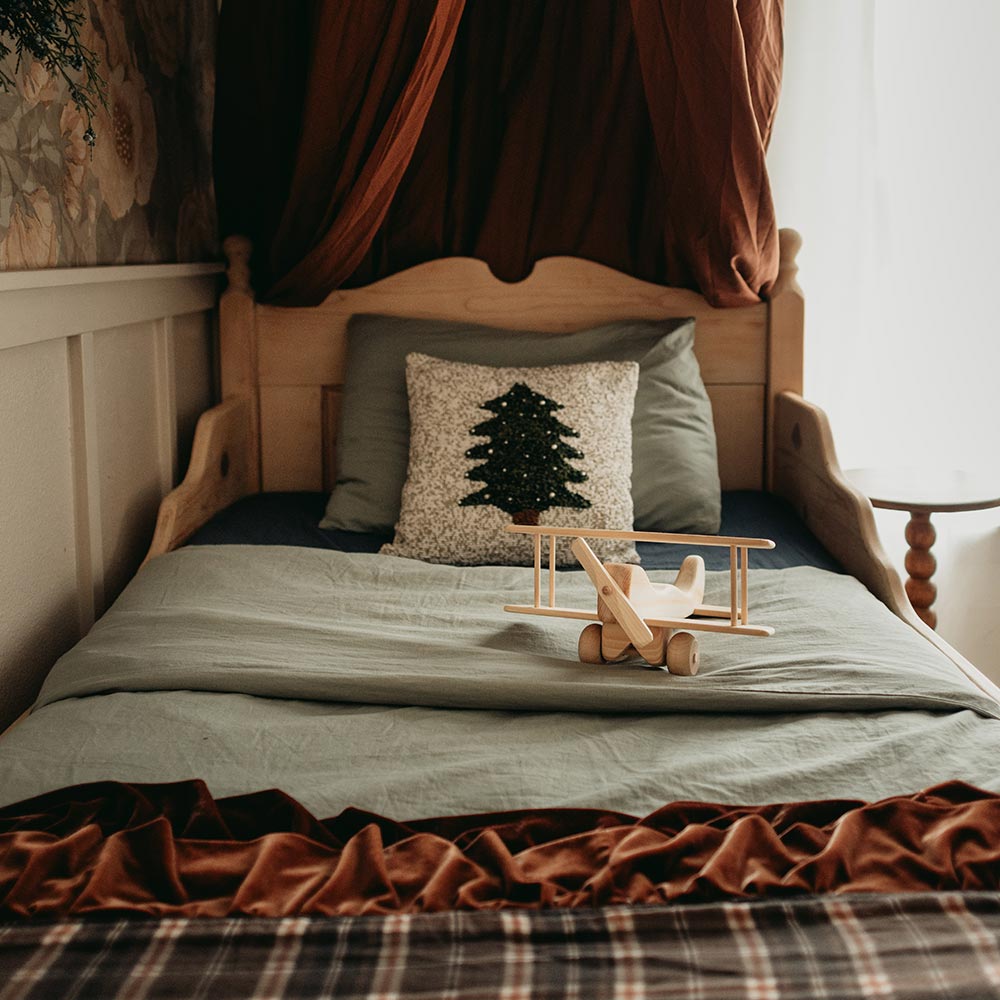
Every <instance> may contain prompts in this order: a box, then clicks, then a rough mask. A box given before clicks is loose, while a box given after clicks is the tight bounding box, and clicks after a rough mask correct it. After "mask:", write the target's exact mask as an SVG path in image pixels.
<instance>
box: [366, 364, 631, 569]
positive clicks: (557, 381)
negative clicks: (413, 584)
mask: <svg viewBox="0 0 1000 1000" xmlns="http://www.w3.org/2000/svg"><path fill="white" fill-rule="evenodd" d="M638 378H639V366H638V365H637V364H636V363H635V362H631V361H601V362H590V363H585V364H575V365H552V366H548V367H540V368H491V367H487V366H485V365H470V364H462V363H459V362H452V361H442V360H439V359H437V358H432V357H429V356H427V355H425V354H410V355H408V356H407V359H406V382H407V391H408V394H409V404H410V454H409V467H408V471H407V477H406V484H405V486H404V487H403V496H402V509H401V511H400V516H399V522H398V523H397V525H396V535H395V538H394V540H393V542H392V543H391V544H389V545H384V546H383V547H382V550H381V551H382V552H383V553H387V554H389V555H397V556H406V557H409V558H412V559H423V560H425V561H427V562H441V563H456V564H464V565H479V564H508V565H530V564H531V562H532V552H533V550H532V541H531V538H530V537H528V536H524V535H515V534H511V533H509V532H505V531H504V530H503V528H504V526H505V525H508V524H511V523H512V516H511V514H510V513H505V512H504V511H503V510H500V509H498V508H497V507H494V506H491V505H489V504H484V505H478V506H463V505H462V504H461V501H462V500H463V498H465V497H468V496H470V495H472V494H475V493H477V492H480V491H485V490H488V489H490V488H492V487H490V486H489V485H488V484H485V483H484V482H481V481H476V480H475V479H474V478H473V479H470V478H468V477H467V473H469V472H470V471H472V472H474V471H475V470H476V469H477V468H481V467H482V465H483V462H484V459H483V458H482V457H480V458H470V457H468V456H467V452H468V451H469V450H470V449H471V448H474V447H475V446H477V445H483V446H484V449H485V448H486V447H492V445H493V444H497V446H498V447H499V442H498V441H494V440H493V436H491V435H472V434H471V433H470V431H471V429H472V428H473V427H476V426H477V425H479V424H481V423H483V422H484V421H487V420H490V419H491V418H493V417H494V416H495V415H496V414H498V413H501V412H503V413H506V412H509V411H506V410H503V411H501V410H500V409H499V405H501V404H497V405H496V407H495V409H494V411H491V410H488V409H485V408H484V407H483V404H484V403H486V402H489V401H496V400H497V399H501V398H504V397H505V396H506V394H508V393H510V392H511V391H512V389H513V387H514V386H516V385H517V384H518V383H520V384H522V385H523V386H527V387H528V388H529V389H530V390H532V391H533V392H534V393H537V394H541V395H540V396H536V397H533V398H534V399H535V400H536V401H537V403H536V404H535V405H538V406H540V407H541V411H542V413H541V415H542V418H543V419H546V418H549V417H551V418H554V419H556V420H558V421H559V422H560V423H561V424H563V425H565V426H566V427H569V428H572V429H573V430H575V431H576V432H578V434H579V437H572V436H571V435H562V434H560V436H559V439H560V440H561V441H563V442H564V443H565V444H566V445H568V446H569V447H570V448H572V449H576V450H577V451H579V452H582V456H581V457H579V458H576V457H573V458H571V459H569V460H568V464H569V466H570V467H572V468H574V469H578V470H579V471H580V472H583V473H585V475H586V479H585V480H584V481H582V482H567V483H566V484H565V486H566V488H567V489H568V490H570V491H571V494H572V495H574V496H577V497H581V498H584V499H585V500H586V501H589V502H590V506H589V507H588V508H586V509H572V508H571V507H568V506H560V507H551V508H549V509H548V510H544V511H542V513H541V514H540V518H539V520H540V523H541V524H552V525H559V526H566V527H579V528H613V529H618V530H625V531H628V530H631V528H632V495H631V491H630V476H631V470H632V424H631V421H632V410H633V406H634V402H635V392H636V387H637V385H638ZM523 391H524V390H523V389H521V390H518V392H521V393H522V394H523ZM542 397H545V399H547V400H551V401H553V402H555V403H559V404H561V406H562V409H559V410H557V411H553V412H551V414H549V413H548V412H547V411H549V410H551V407H549V406H547V405H543V403H542V401H541V400H542ZM509 398H513V397H509ZM503 405H505V404H503ZM550 426H551V425H550ZM547 447H548V446H547ZM532 468H534V466H533V467H532ZM563 468H565V466H563ZM550 487H551V490H552V491H555V490H557V489H559V487H556V486H551V484H550ZM547 488H549V487H547ZM547 495H548V494H547ZM544 502H545V501H543V504H542V505H544ZM573 502H575V501H573ZM547 544H548V543H547V540H546V541H545V543H544V544H543V559H546V558H547ZM591 544H592V547H593V548H594V550H595V552H597V553H598V555H599V556H600V557H601V558H602V559H605V560H609V561H612V560H613V561H616V562H638V556H637V555H636V552H635V547H634V546H633V545H632V544H631V543H630V542H622V541H618V540H595V541H594V542H592V543H591ZM569 545H570V542H569V541H568V540H563V541H561V542H560V543H559V545H558V546H557V561H558V563H559V565H576V559H575V557H574V556H573V555H572V553H571V552H570V551H569Z"/></svg>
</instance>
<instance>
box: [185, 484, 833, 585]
mask: <svg viewBox="0 0 1000 1000" xmlns="http://www.w3.org/2000/svg"><path fill="white" fill-rule="evenodd" d="M326 500H327V497H326V494H325V493H261V494H257V495H256V496H251V497H246V498H245V499H243V500H240V501H238V502H237V503H235V504H233V506H232V507H230V508H228V509H227V510H224V511H222V513H220V514H217V515H216V516H215V517H214V518H212V520H211V521H209V522H208V524H206V525H205V526H204V527H203V528H201V529H199V530H198V531H197V532H196V533H195V535H194V536H193V537H192V538H191V539H190V540H189V541H188V544H189V545H292V546H296V547H300V548H312V549H334V550H337V551H340V552H377V551H378V550H379V547H380V546H381V545H383V544H384V543H385V542H388V541H391V540H392V536H391V535H382V534H360V533H357V532H352V531H333V530H327V529H324V528H320V527H319V521H320V518H321V517H322V516H323V510H324V508H325V505H326ZM720 534H723V535H744V536H748V537H752V538H770V539H772V540H773V541H774V542H775V543H776V545H775V548H774V549H772V550H756V551H754V552H753V554H752V555H751V558H750V565H751V566H752V567H758V568H760V569H788V568H789V567H792V566H813V567H815V568H817V569H827V570H831V571H833V572H838V573H839V572H842V570H841V568H840V566H839V565H838V563H837V562H836V560H835V559H834V558H833V557H832V556H831V555H830V554H829V553H828V552H827V551H826V549H824V548H823V546H822V545H821V544H820V543H819V542H818V541H817V540H816V538H815V537H814V536H813V535H812V534H811V533H810V531H809V529H808V528H806V526H805V525H804V524H803V523H802V521H801V520H799V518H798V517H797V516H796V514H795V512H794V511H793V510H792V508H791V507H790V506H789V504H788V503H786V502H785V501H784V500H782V499H780V498H779V497H775V496H772V495H770V494H768V493H757V492H752V491H749V490H739V491H733V492H727V493H723V495H722V527H721V529H720ZM637 548H638V550H639V555H640V557H641V559H642V564H643V566H644V567H646V568H647V569H676V568H678V567H679V566H680V563H681V560H682V559H683V558H684V556H685V555H686V554H688V552H698V554H699V555H701V556H703V557H704V559H705V566H706V568H708V569H710V570H713V569H728V568H729V550H728V549H720V548H690V549H688V548H682V547H678V546H673V545H656V544H653V543H643V542H640V543H639V545H638V546H637Z"/></svg>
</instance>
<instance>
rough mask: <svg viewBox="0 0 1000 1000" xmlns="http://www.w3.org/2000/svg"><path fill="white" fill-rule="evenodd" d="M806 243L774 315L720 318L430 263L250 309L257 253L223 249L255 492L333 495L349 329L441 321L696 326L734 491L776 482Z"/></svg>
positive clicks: (627, 291) (234, 394)
mask: <svg viewBox="0 0 1000 1000" xmlns="http://www.w3.org/2000/svg"><path fill="white" fill-rule="evenodd" d="M800 245H801V240H800V238H799V236H798V234H797V233H796V232H795V231H794V230H790V229H784V230H782V231H781V268H780V272H779V275H778V280H777V282H776V283H775V286H774V288H773V290H772V294H771V296H770V298H769V300H768V301H767V302H762V303H760V304H759V305H753V306H746V307H743V308H738V309H715V308H713V307H712V306H710V305H709V304H708V303H707V302H706V301H705V299H704V298H703V297H702V296H701V295H698V294H697V293H695V292H691V291H687V290H683V289H677V288H665V287H661V286H659V285H653V284H650V283H649V282H645V281H639V280H638V279H636V278H632V277H629V276H628V275H625V274H621V273H620V272H618V271H614V270H612V269H611V268H608V267H604V266H603V265H601V264H594V263H592V262H590V261H586V260H581V259H578V258H573V257H550V258H548V259H546V260H542V261H539V262H538V263H537V264H536V265H535V268H534V270H533V271H532V273H531V274H530V275H529V276H528V277H527V278H525V279H524V280H523V281H520V282H517V283H516V284H506V283H505V282H502V281H500V280H499V279H497V278H495V277H494V276H493V275H492V274H491V272H490V270H489V268H488V267H487V266H486V264H485V263H483V262H482V261H479V260H473V259H471V258H467V257H452V258H446V259H442V260H435V261H430V262H428V263H426V264H420V265H418V266H417V267H413V268H410V269H409V270H407V271H403V272H401V273H399V274H394V275H392V276H391V277H388V278H384V279H382V280H381V281H377V282H375V283H374V284H371V285H367V286H365V287H363V288H353V289H348V290H343V291H337V292H334V293H333V294H332V295H330V296H329V298H327V299H326V301H325V302H323V303H322V304H321V305H318V306H314V307H308V308H279V307H276V306H267V305H260V304H258V303H256V302H255V301H254V298H253V292H252V290H251V288H250V284H249V267H248V262H249V258H250V249H251V248H250V244H249V242H248V241H247V240H246V239H244V238H242V237H238V236H237V237H230V238H229V239H227V240H226V242H225V249H226V254H227V256H228V258H229V287H228V288H227V290H226V291H225V293H224V294H223V296H222V302H221V305H220V328H221V376H222V395H223V399H224V400H228V399H232V398H241V399H245V400H246V401H247V402H248V403H249V404H250V408H251V413H252V419H251V422H252V430H251V437H252V438H253V439H254V440H253V441H252V443H251V446H252V451H253V452H254V453H255V454H258V455H259V472H258V475H259V479H258V480H257V484H255V485H257V488H259V489H261V490H263V491H264V492H277V491H283V490H329V489H330V488H331V487H332V485H333V480H334V475H335V469H336V455H335V442H336V428H337V418H338V413H339V404H340V386H341V385H342V384H343V381H344V356H345V342H346V327H347V320H348V318H349V317H350V316H351V315H352V314H354V313H360V312H368V313H386V314H390V315H393V316H412V317H425V318H437V319H447V320H457V321H467V322H469V323H481V324H488V325H490V326H497V327H501V328H506V329H511V330H518V329H530V330H541V331H546V332H551V333H553V334H559V333H566V332H569V331H572V330H580V329H583V328H585V327H590V326H596V325H599V324H603V323H608V322H611V321H613V320H618V319H663V318H669V317H679V316H693V317H694V318H695V321H696V333H695V351H696V353H697V356H698V361H699V363H700V365H701V372H702V377H703V379H704V381H705V384H706V386H707V388H708V394H709V396H710V398H711V400H712V407H713V411H714V415H715V427H716V433H717V437H718V442H719V471H720V475H721V478H722V485H723V488H724V489H762V488H765V487H766V486H767V485H768V484H769V483H770V482H771V473H770V465H771V463H772V461H773V452H774V448H773V414H774V403H775V397H776V396H777V394H778V393H780V392H782V391H785V390H790V391H792V392H801V391H802V323H803V302H802V293H801V290H800V289H799V287H798V283H797V281H796V278H795V275H796V271H797V266H796V263H795V255H796V253H797V251H798V248H799V246H800Z"/></svg>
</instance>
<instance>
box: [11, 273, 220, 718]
mask: <svg viewBox="0 0 1000 1000" xmlns="http://www.w3.org/2000/svg"><path fill="white" fill-rule="evenodd" d="M220 270H221V268H220V267H219V266H218V265H159V266H155V267H144V266H143V267H135V268H87V269H81V270H67V271H61V272H55V271H53V272H25V273H23V274H15V273H6V274H0V730H2V728H3V727H4V726H5V725H6V724H8V723H9V722H11V721H12V720H14V719H15V718H16V717H17V716H18V715H20V714H21V713H22V712H23V711H24V710H25V709H26V708H28V707H29V706H30V704H31V702H32V700H33V699H34V697H35V695H36V693H37V691H38V688H39V686H40V685H41V682H42V680H43V679H44V677H45V674H46V673H47V671H48V670H49V668H50V667H51V666H52V664H53V663H54V662H55V660H56V658H57V657H58V656H59V655H61V654H62V653H63V652H64V651H65V650H66V649H68V648H69V646H70V645H72V644H73V642H75V641H76V640H77V639H78V638H79V637H80V636H81V635H82V634H83V633H85V632H86V631H87V630H88V629H89V628H90V626H91V625H92V624H93V622H94V620H95V618H97V617H99V616H100V615H101V614H102V613H103V611H104V610H105V608H106V607H107V606H108V605H109V604H110V603H111V602H112V601H113V600H114V598H115V597H116V596H117V595H118V593H120V591H121V589H122V587H124V585H125V584H126V583H127V582H128V580H129V579H130V577H131V576H132V574H133V573H134V572H135V570H136V569H137V567H138V566H139V563H140V562H141V561H142V558H143V556H144V554H145V551H146V548H147V547H148V545H149V540H150V538H151V537H152V532H153V525H154V522H155V519H156V511H157V507H158V505H159V502H160V499H161V498H162V497H163V496H164V495H165V494H166V493H167V492H169V490H170V489H172V488H173V486H174V485H175V484H176V483H177V482H178V481H179V480H180V478H181V477H182V476H183V473H184V470H185V468H186V464H187V457H188V455H189V454H190V449H191V439H192V436H193V433H194V425H195V422H196V421H197V419H198V415H199V414H200V413H201V412H202V411H203V410H205V409H207V408H208V407H209V406H211V405H212V404H213V402H214V398H215V388H214V387H215V375H214V369H215V365H214V349H213V344H214V339H215V338H214V330H215V325H214V310H215V305H216V299H217V292H218V272H219V271H220ZM60 316H62V317H63V320H62V323H63V328H64V329H63V332H62V334H60V329H59V323H60ZM101 317H105V318H106V321H104V322H102V319H101ZM82 324H86V328H85V329H84V328H82Z"/></svg>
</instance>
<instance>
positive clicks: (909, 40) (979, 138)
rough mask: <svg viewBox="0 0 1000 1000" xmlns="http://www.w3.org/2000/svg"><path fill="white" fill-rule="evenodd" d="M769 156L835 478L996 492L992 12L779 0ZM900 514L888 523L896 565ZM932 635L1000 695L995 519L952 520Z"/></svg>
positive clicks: (983, 6) (977, 2)
mask: <svg viewBox="0 0 1000 1000" xmlns="http://www.w3.org/2000/svg"><path fill="white" fill-rule="evenodd" d="M785 8H786V9H785V17H786V22H785V67H784V76H783V84H782V95H781V104H780V106H779V110H778V116H777V120H776V124H775V130H774V139H773V142H772V145H771V151H770V156H769V168H770V173H771V181H772V187H773V190H774V197H775V202H776V205H777V211H778V219H779V222H780V224H781V225H784V226H793V227H794V228H796V229H798V230H799V231H800V232H801V233H802V236H803V239H804V246H803V250H802V253H801V259H800V266H801V273H800V280H801V283H802V286H803V289H804V290H805V295H806V372H805V392H806V395H807V396H808V397H809V398H810V399H812V400H814V401H815V402H817V403H819V404H820V405H821V406H823V407H824V408H825V409H826V411H827V412H828V414H829V415H830V418H831V422H832V424H833V429H834V435H835V438H836V442H837V448H838V452H839V454H840V458H841V464H842V465H843V466H844V467H845V468H849V467H852V466H918V467H938V468H941V469H952V468H958V469H962V468H964V469H970V470H979V471H983V472H988V471H992V472H993V473H996V474H997V478H998V479H1000V58H998V56H997V51H998V46H1000V0H954V2H952V3H942V2H941V0H836V2H830V0H786V5H785ZM905 521H906V515H905V514H904V515H896V516H893V515H880V530H881V532H882V535H883V538H884V540H885V542H886V543H887V547H888V548H889V550H890V553H891V554H893V555H894V556H895V557H896V558H897V560H898V561H899V562H900V563H901V562H902V553H903V550H904V549H905V545H904V544H903V542H902V533H903V525H904V524H905ZM935 523H936V524H937V527H938V533H939V542H938V546H937V548H936V550H935V551H936V552H937V554H938V557H939V564H940V568H939V573H938V576H937V578H936V582H937V583H938V585H939V588H940V594H939V600H938V608H937V610H938V612H939V615H940V628H939V630H940V631H941V632H942V634H944V635H945V637H946V638H948V639H949V641H951V642H953V643H954V644H955V645H956V646H958V648H959V649H961V650H962V651H963V652H965V653H966V655H968V656H969V657H970V658H971V659H973V661H974V662H976V663H977V665H979V666H980V667H982V668H983V669H986V670H989V671H990V672H991V673H994V674H995V675H996V676H997V677H1000V625H998V624H996V623H995V622H996V620H997V619H998V618H1000V616H998V615H997V610H998V608H1000V585H998V583H997V582H996V580H995V579H994V577H996V576H997V575H998V574H997V573H996V567H997V566H998V565H1000V530H998V526H1000V511H990V512H986V513H984V514H978V515H971V514H969V515H947V514H946V515H941V516H940V517H939V518H937V519H936V521H935Z"/></svg>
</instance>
